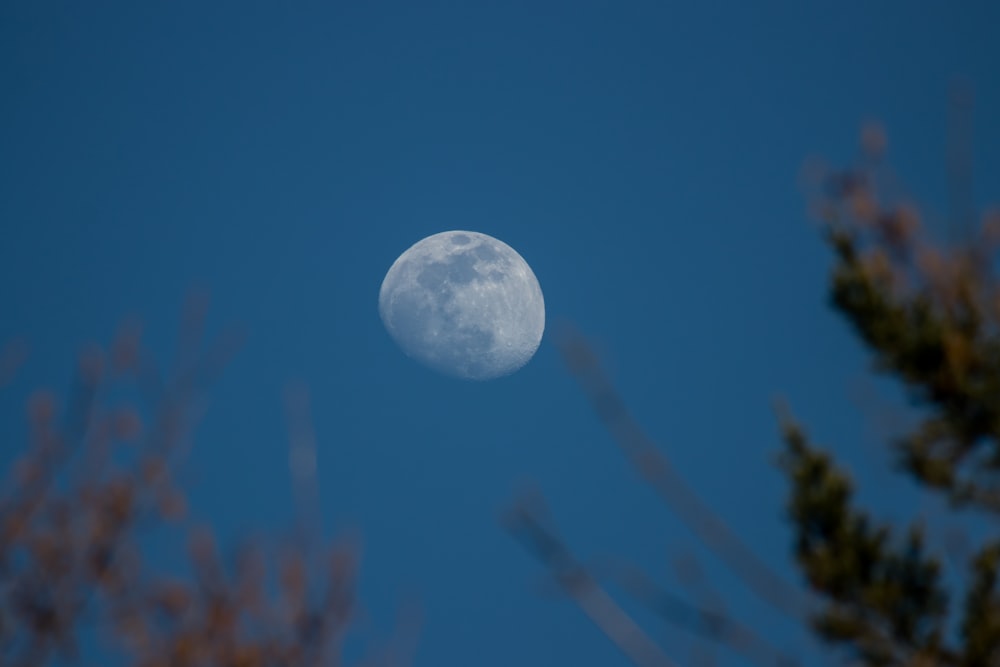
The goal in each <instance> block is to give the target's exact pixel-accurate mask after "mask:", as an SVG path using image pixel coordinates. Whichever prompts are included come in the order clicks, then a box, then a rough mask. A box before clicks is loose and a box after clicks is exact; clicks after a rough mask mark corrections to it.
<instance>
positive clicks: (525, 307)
mask: <svg viewBox="0 0 1000 667" xmlns="http://www.w3.org/2000/svg"><path fill="white" fill-rule="evenodd" d="M378 308H379V315H380V316H381V317H382V322H383V324H385V328H386V330H388V332H389V335H390V336H391V337H392V338H393V340H395V341H396V343H397V344H398V345H399V347H400V348H402V350H403V352H405V353H406V354H407V355H408V356H410V357H412V358H413V359H416V360H417V361H419V362H420V363H422V364H424V365H426V366H428V367H430V368H432V369H434V370H436V371H438V372H440V373H443V374H445V375H450V376H452V377H457V378H462V379H466V380H491V379H494V378H498V377H501V376H504V375H509V374H511V373H513V372H515V371H516V370H518V369H519V368H521V367H522V366H524V365H525V364H526V363H528V361H529V360H530V359H531V357H532V356H534V354H535V351H536V350H537V349H538V345H539V343H541V341H542V332H543V331H544V330H545V300H544V299H543V298H542V288H541V287H540V286H539V285H538V279H537V278H535V274H534V273H533V272H532V271H531V267H529V266H528V263H527V262H525V261H524V258H522V257H521V256H520V255H519V254H517V252H516V251H515V250H514V249H513V248H511V247H510V246H509V245H507V244H506V243H504V242H503V241H500V240H498V239H495V238H493V237H492V236H487V235H486V234H480V233H479V232H467V231H450V232H441V233H440V234H434V235H433V236H428V237H427V238H425V239H423V240H422V241H419V242H417V243H416V244H414V245H413V246H411V247H410V248H409V249H408V250H407V251H406V252H404V253H403V254H402V255H400V256H399V259H397V260H396V261H395V262H394V263H393V265H392V266H391V267H390V268H389V272H388V273H386V275H385V279H384V280H383V281H382V289H381V290H380V291H379V297H378Z"/></svg>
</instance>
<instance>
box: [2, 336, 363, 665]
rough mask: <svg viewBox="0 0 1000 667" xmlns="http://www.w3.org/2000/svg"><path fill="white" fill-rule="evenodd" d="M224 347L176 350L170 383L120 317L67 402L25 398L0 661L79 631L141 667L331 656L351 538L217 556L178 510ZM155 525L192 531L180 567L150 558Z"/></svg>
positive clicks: (350, 579)
mask: <svg viewBox="0 0 1000 667" xmlns="http://www.w3.org/2000/svg"><path fill="white" fill-rule="evenodd" d="M196 319H197V318H196ZM182 347H183V346H182ZM198 347H199V348H200V347H201V346H198ZM229 347H230V346H229V345H228V344H223V345H222V346H216V347H214V348H210V349H209V350H208V352H201V351H198V352H196V353H190V354H189V353H183V354H182V355H181V356H182V357H186V358H188V359H187V361H186V362H184V363H182V364H181V366H182V367H181V369H180V372H179V373H178V374H177V377H175V378H173V379H169V380H167V379H164V378H162V377H160V376H159V374H158V373H157V372H156V371H155V370H154V368H153V367H152V365H151V364H150V363H149V362H148V360H147V355H145V354H144V353H143V351H142V347H141V345H140V340H139V337H138V332H137V331H136V330H134V329H126V330H125V331H124V333H123V335H121V336H120V337H119V339H118V340H117V341H116V342H115V344H114V345H113V346H112V347H111V350H110V354H108V355H105V354H103V353H102V352H101V351H100V350H98V349H96V348H95V349H92V350H90V351H88V352H87V353H85V354H84V355H83V357H82V358H81V362H80V367H79V372H78V373H77V381H76V386H75V390H74V392H73V393H72V396H71V400H70V401H69V402H68V405H67V409H66V410H60V409H59V408H58V406H57V403H56V399H55V398H54V396H52V395H50V394H48V393H38V394H36V395H35V396H33V397H32V398H31V400H30V401H29V405H28V432H29V442H28V446H27V447H26V448H25V450H24V452H23V453H22V455H21V456H20V457H19V458H18V459H17V460H16V461H15V462H14V463H13V464H12V466H11V468H10V475H9V478H8V479H7V481H6V483H5V484H4V486H3V487H0V664H4V665H25V666H31V667H34V666H37V665H42V664H47V663H49V662H50V661H51V660H52V659H55V658H61V659H63V660H74V659H77V658H79V657H81V649H80V642H81V639H84V638H85V637H83V636H82V634H83V633H87V637H96V638H100V639H101V641H100V642H99V643H100V644H101V646H102V648H101V649H99V650H100V651H102V652H103V653H105V654H106V657H110V656H119V659H121V658H124V659H125V661H126V662H127V664H134V665H141V666H144V667H156V666H160V665H162V666H167V665H171V666H201V665H213V666H214V665H228V666H231V667H258V666H260V667H263V666H265V665H268V666H270V665H330V664H341V654H342V639H343V636H344V633H345V631H346V629H347V628H348V626H349V625H350V623H351V622H352V620H353V615H354V611H355V603H354V593H353V590H354V581H355V551H354V549H353V548H351V547H350V546H348V545H339V544H335V545H329V546H328V547H324V548H322V549H317V550H316V551H315V552H310V551H303V550H301V549H297V548H293V547H289V548H287V549H285V550H283V551H281V552H280V553H279V554H278V556H277V557H275V558H271V557H269V556H268V554H269V553H270V551H266V550H264V549H263V548H258V547H247V548H246V549H243V550H241V551H239V552H238V553H237V556H236V557H235V559H234V560H233V562H230V563H228V564H227V562H226V560H228V559H223V558H221V557H220V556H219V553H218V550H217V548H216V546H215V538H214V537H213V535H212V533H211V532H210V531H209V530H208V529H204V528H195V527H192V526H191V525H190V523H189V521H188V519H187V518H186V515H187V508H186V502H185V497H184V495H183V494H182V493H181V491H180V489H179V488H178V485H177V484H176V483H175V478H176V472H175V469H176V467H177V463H178V462H179V459H180V458H181V457H182V456H183V454H184V451H185V449H186V447H187V445H188V440H189V434H190V431H191V427H192V425H193V422H194V420H195V418H196V416H197V412H198V408H199V404H200V400H199V399H200V394H201V390H202V389H203V388H204V387H205V385H206V384H207V383H208V382H209V381H210V380H211V379H212V378H213V377H214V375H215V373H216V372H217V370H218V369H219V368H220V365H221V364H220V363H219V362H220V361H221V360H222V359H221V358H222V357H223V356H224V355H225V352H226V351H227V350H228V349H229ZM136 397H138V398H136ZM164 522H174V523H175V524H177V526H176V529H177V530H179V531H183V532H184V533H186V534H187V535H188V543H189V553H190V558H191V562H190V570H191V573H192V574H190V575H185V576H167V575H164V574H161V573H159V572H157V571H156V570H155V569H154V566H151V565H150V563H149V561H150V559H149V558H148V556H149V554H148V553H144V549H143V539H142V538H143V533H142V530H143V529H144V528H148V527H151V526H156V525H160V524H163V523H164ZM87 650H88V652H89V651H91V649H87ZM87 657H91V656H90V655H89V653H88V656H87ZM112 664H114V663H112Z"/></svg>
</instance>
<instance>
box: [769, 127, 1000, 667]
mask: <svg viewBox="0 0 1000 667" xmlns="http://www.w3.org/2000/svg"><path fill="white" fill-rule="evenodd" d="M870 137H871V135H869V138H870ZM882 144H883V142H882V141H876V142H874V144H871V143H870V144H869V146H868V150H867V152H866V155H865V159H864V161H863V162H862V164H861V166H859V167H855V168H852V169H849V170H847V171H843V172H837V173H827V174H824V175H822V176H821V177H820V179H819V186H820V189H819V193H818V194H817V196H816V201H815V202H814V204H815V205H816V209H817V210H818V211H819V212H820V215H821V217H822V218H823V221H824V223H825V225H826V230H827V240H828V242H829V244H830V246H831V248H832V250H833V252H834V256H835V259H836V262H835V265H834V268H833V272H832V279H831V291H830V300H831V304H832V305H833V307H834V308H835V309H836V310H837V311H838V312H839V313H840V314H841V315H842V316H844V318H845V319H846V320H847V321H848V322H849V323H850V324H851V326H852V327H853V329H854V331H855V332H856V333H857V334H858V335H859V337H860V338H861V340H862V341H863V342H864V343H865V345H866V346H867V347H868V348H869V350H870V351H871V353H872V354H873V357H874V363H875V368H876V370H877V371H879V372H881V373H883V374H885V375H888V376H889V377H892V378H895V379H897V380H898V381H899V382H900V383H901V384H902V385H903V386H904V387H905V388H906V389H907V391H908V393H909V395H910V397H911V400H912V402H913V405H914V406H915V407H917V408H918V414H919V419H918V420H917V421H916V423H915V424H914V426H913V427H912V428H911V429H910V430H909V431H908V432H906V433H904V434H903V435H902V436H900V437H899V438H898V439H897V440H895V441H894V442H892V443H891V445H892V447H893V449H894V451H895V452H896V454H897V459H898V461H899V464H900V468H901V470H902V471H904V472H906V473H908V474H910V475H911V476H912V477H913V478H914V479H915V480H916V481H917V482H918V483H921V484H923V485H925V486H926V487H928V488H931V489H935V490H937V491H941V492H944V493H945V494H946V497H947V498H948V499H949V500H950V501H951V503H952V506H953V509H954V510H956V511H957V510H959V509H961V508H973V509H978V510H981V511H985V512H986V513H987V515H995V514H1000V280H998V278H997V276H996V275H995V272H994V264H995V260H994V259H993V257H994V256H995V250H996V248H997V247H998V244H997V240H998V237H1000V235H998V233H997V231H998V229H1000V225H998V221H997V220H996V219H993V220H991V219H989V218H987V219H986V220H985V221H984V224H983V226H982V229H981V231H980V232H978V233H977V236H975V237H974V238H969V239H966V240H965V242H964V243H963V244H960V245H959V246H958V247H955V248H951V249H944V248H943V247H942V245H941V244H933V243H930V242H928V241H927V240H926V239H925V238H924V237H923V235H922V234H921V233H920V230H919V227H920V223H919V216H918V214H917V212H916V209H915V208H913V207H912V206H910V205H908V204H906V203H905V202H904V203H900V202H897V201H892V200H890V199H889V198H887V197H886V196H885V193H884V190H885V188H884V186H883V185H882V184H883V183H884V182H885V176H886V168H885V167H884V166H883V165H882V163H881V157H882V155H881V147H882ZM783 434H784V441H785V448H784V451H783V453H782V455H781V457H780V465H781V467H782V469H783V470H784V471H785V473H786V475H787V476H788V478H789V480H790V482H791V486H792V491H791V498H790V500H789V503H788V515H789V518H790V519H791V521H792V523H793V525H794V529H795V556H796V559H797V562H798V564H799V566H800V568H801V570H802V572H803V574H804V576H805V578H806V580H807V582H808V584H809V585H810V587H811V588H812V589H813V590H814V591H815V592H817V593H818V594H819V595H820V600H821V603H820V605H819V608H818V610H817V611H816V612H815V613H814V615H813V618H812V619H811V620H812V624H813V627H814V629H815V630H816V632H817V633H818V634H819V635H820V636H821V637H822V638H823V639H824V640H826V641H828V642H831V643H833V644H836V645H841V646H844V647H846V648H848V649H849V650H850V651H851V652H852V653H853V654H854V655H856V656H857V657H859V658H860V659H861V660H862V661H863V663H864V664H867V665H904V664H905V665H913V664H917V665H956V666H957V665H961V666H963V667H973V666H976V667H978V666H984V667H985V666H991V665H992V666H996V665H1000V589H998V584H997V580H998V568H1000V541H993V542H989V543H987V544H986V545H985V546H983V547H982V548H981V549H980V551H979V552H978V554H976V555H975V556H974V557H973V558H972V559H971V562H970V563H969V564H968V571H965V572H962V573H960V574H961V575H962V576H960V577H959V579H960V580H962V581H963V583H964V585H965V591H964V604H963V605H961V606H960V607H959V606H958V605H955V604H954V602H953V601H954V600H955V599H956V598H961V597H963V596H962V595H961V591H959V594H955V593H953V592H950V591H948V590H946V589H945V586H944V583H943V568H942V563H941V561H940V560H939V558H938V557H937V556H936V552H937V551H938V550H937V549H930V548H928V545H926V544H925V538H924V532H923V529H922V526H921V525H920V524H919V523H914V524H912V525H910V526H907V527H899V526H889V525H882V524H878V523H876V522H875V521H874V520H873V519H872V517H871V515H870V514H869V513H868V512H867V511H865V510H864V509H862V508H859V507H858V506H857V504H856V503H855V500H854V497H853V489H852V485H851V480H850V479H849V477H848V476H847V475H846V474H845V473H844V472H843V471H842V470H840V469H839V468H838V467H837V465H836V464H835V462H834V460H833V459H832V457H831V455H830V454H829V453H828V452H826V451H824V450H823V449H821V448H818V447H816V446H814V445H813V444H812V443H810V442H809V440H808V438H807V437H806V435H805V433H804V432H803V430H802V429H801V428H800V427H799V426H798V425H797V424H796V423H794V421H792V420H791V419H790V418H786V419H784V423H783ZM993 519H994V520H995V516H994V517H993ZM932 552H933V553H932ZM949 610H951V611H953V612H954V614H953V615H950V614H949ZM953 616H957V618H953ZM952 620H954V621H956V625H957V626H958V627H959V632H958V633H957V636H956V637H951V636H949V633H948V628H949V627H952V626H950V621H952Z"/></svg>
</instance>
